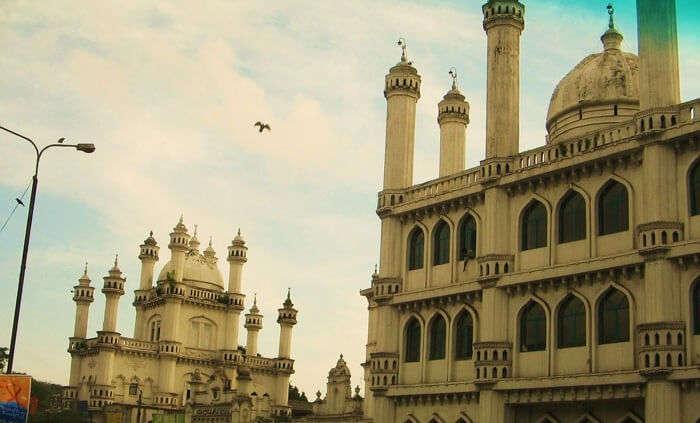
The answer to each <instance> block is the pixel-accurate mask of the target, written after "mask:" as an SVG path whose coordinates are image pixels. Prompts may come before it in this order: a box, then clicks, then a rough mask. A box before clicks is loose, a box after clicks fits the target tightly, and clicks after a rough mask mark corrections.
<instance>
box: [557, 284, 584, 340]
mask: <svg viewBox="0 0 700 423" xmlns="http://www.w3.org/2000/svg"><path fill="white" fill-rule="evenodd" d="M557 339H558V342H557V344H558V346H559V348H569V347H581V346H584V345H586V308H585V307H584V305H583V301H581V300H580V299H579V298H577V297H576V296H574V295H570V296H569V297H568V298H566V299H565V300H564V302H563V303H562V305H561V306H560V307H559V315H558V319H557Z"/></svg>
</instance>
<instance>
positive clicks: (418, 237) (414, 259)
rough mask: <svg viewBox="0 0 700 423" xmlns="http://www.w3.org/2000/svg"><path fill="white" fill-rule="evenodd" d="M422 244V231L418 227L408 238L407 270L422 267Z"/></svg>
mask: <svg viewBox="0 0 700 423" xmlns="http://www.w3.org/2000/svg"><path fill="white" fill-rule="evenodd" d="M423 244H425V236H424V235H423V231H422V230H421V229H420V228H416V229H414V230H413V232H411V235H410V236H409V240H408V270H415V269H422V268H423Z"/></svg>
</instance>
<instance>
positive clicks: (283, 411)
mask: <svg viewBox="0 0 700 423" xmlns="http://www.w3.org/2000/svg"><path fill="white" fill-rule="evenodd" d="M271 411H272V414H273V415H274V416H278V417H283V416H284V417H288V416H291V415H292V407H290V406H288V405H273V406H272V410H271Z"/></svg>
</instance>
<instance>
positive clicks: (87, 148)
mask: <svg viewBox="0 0 700 423" xmlns="http://www.w3.org/2000/svg"><path fill="white" fill-rule="evenodd" d="M0 129H2V130H3V131H5V132H9V133H10V134H12V135H15V136H17V137H19V138H22V139H23V140H25V141H29V142H30V143H31V144H32V147H34V151H35V152H36V163H35V165H34V176H32V195H31V198H30V200H29V214H28V215H27V227H26V229H25V231H24V250H22V264H21V265H20V268H19V282H18V284H17V301H16V302H15V317H14V320H13V321H12V338H11V339H10V355H9V358H8V360H7V374H10V373H12V365H13V364H14V359H15V341H16V340H17V326H18V325H19V310H20V307H21V305H22V288H23V287H24V272H25V270H26V268H27V251H28V250H29V235H30V234H31V231H32V218H33V217H34V202H35V200H36V187H37V184H38V182H39V179H38V174H39V160H41V155H42V154H44V151H46V150H48V149H49V148H51V147H73V148H75V149H76V150H78V151H82V152H83V153H92V152H93V151H95V144H87V143H82V144H63V140H64V138H61V139H59V140H58V143H57V144H49V145H47V146H46V147H44V148H42V149H41V150H39V148H38V147H37V146H36V144H35V143H34V141H32V140H31V139H29V138H27V137H25V136H24V135H22V134H19V133H17V132H15V131H12V130H10V129H7V128H4V127H2V126H0Z"/></svg>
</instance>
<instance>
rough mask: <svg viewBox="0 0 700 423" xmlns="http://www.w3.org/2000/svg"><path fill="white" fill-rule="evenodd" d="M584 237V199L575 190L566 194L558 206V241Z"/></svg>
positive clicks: (563, 241)
mask: <svg viewBox="0 0 700 423" xmlns="http://www.w3.org/2000/svg"><path fill="white" fill-rule="evenodd" d="M585 238H586V201H585V200H584V199H583V196H582V195H581V194H579V193H578V192H576V191H571V192H570V193H568V194H567V195H566V197H565V198H564V200H563V201H562V203H561V206H559V243H561V244H563V243H565V242H571V241H578V240H580V239H585Z"/></svg>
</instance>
